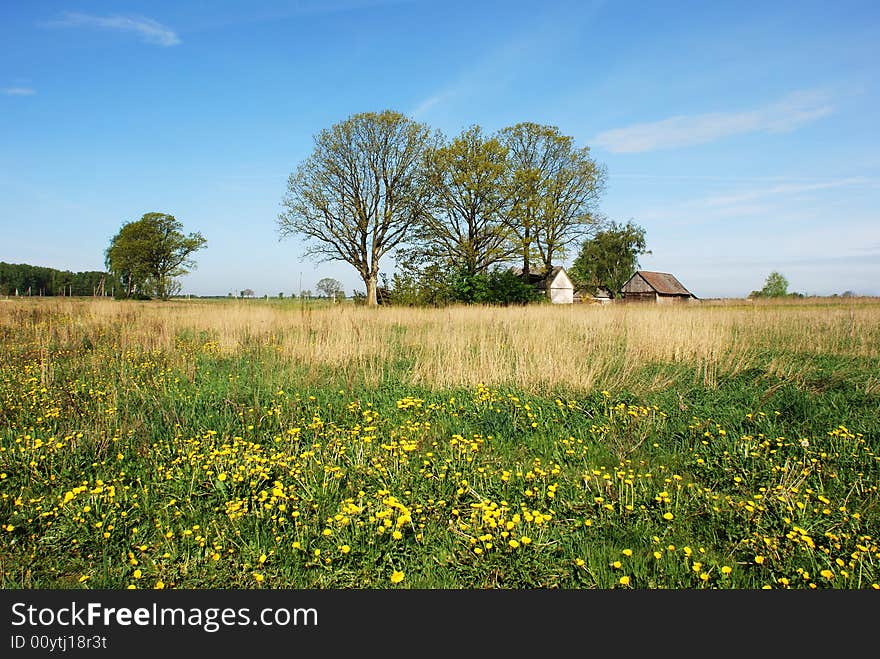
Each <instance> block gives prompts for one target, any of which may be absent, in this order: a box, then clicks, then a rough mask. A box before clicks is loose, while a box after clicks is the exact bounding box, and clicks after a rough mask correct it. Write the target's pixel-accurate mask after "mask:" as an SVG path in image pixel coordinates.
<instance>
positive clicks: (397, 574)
mask: <svg viewBox="0 0 880 659" xmlns="http://www.w3.org/2000/svg"><path fill="white" fill-rule="evenodd" d="M404 577H406V575H405V574H404V573H403V572H401V571H400V570H395V571H394V572H392V573H391V583H400V582H401V581H403V579H404Z"/></svg>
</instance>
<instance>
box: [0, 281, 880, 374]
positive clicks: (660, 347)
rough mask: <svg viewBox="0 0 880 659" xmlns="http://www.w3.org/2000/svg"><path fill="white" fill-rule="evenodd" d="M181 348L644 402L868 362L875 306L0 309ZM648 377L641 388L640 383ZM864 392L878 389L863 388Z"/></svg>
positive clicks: (126, 305)
mask: <svg viewBox="0 0 880 659" xmlns="http://www.w3.org/2000/svg"><path fill="white" fill-rule="evenodd" d="M182 336H190V337H196V338H195V339H192V340H196V341H200V342H201V343H202V344H205V343H210V344H211V347H212V349H213V350H214V351H215V352H216V353H217V354H220V355H240V354H243V353H244V352H246V351H250V350H268V351H269V352H270V353H271V354H273V355H275V356H277V358H278V359H279V360H280V361H281V363H286V364H290V365H292V366H298V367H305V368H306V369H309V368H314V369H317V370H321V371H322V372H325V373H326V372H328V371H329V372H331V373H333V374H336V375H339V376H340V377H344V378H347V379H348V380H357V381H363V382H367V383H375V382H379V381H382V380H384V379H388V378H392V379H396V380H398V381H400V382H402V383H411V384H414V385H419V386H425V387H429V388H445V387H456V386H473V385H475V384H477V383H484V384H487V385H505V386H516V387H518V388H520V389H523V390H526V391H541V390H546V389H547V388H548V387H555V386H562V387H567V388H575V389H578V390H591V389H593V388H595V387H599V386H601V387H603V388H612V387H616V388H620V387H629V388H641V389H657V388H662V387H665V386H667V385H668V384H670V380H669V378H670V375H669V369H666V370H665V371H664V370H662V369H659V370H655V371H654V373H655V374H654V375H650V376H646V375H645V373H646V372H650V371H651V369H646V367H649V366H651V365H656V364H662V365H676V364H681V365H684V366H687V367H688V368H689V369H691V372H692V373H695V374H696V375H694V376H693V377H694V378H696V379H697V380H698V381H699V382H700V383H701V384H703V385H706V386H713V385H714V384H715V383H716V381H717V379H718V378H719V377H720V376H721V375H731V374H736V373H739V372H741V371H743V370H744V369H749V368H753V367H755V366H757V365H759V364H760V365H762V366H763V367H764V368H769V369H770V370H773V371H775V372H777V373H779V374H782V375H786V376H787V377H795V378H796V377H797V373H798V369H799V364H800V362H801V360H802V359H803V358H804V357H806V356H817V355H823V354H830V355H838V356H848V357H854V358H869V359H877V358H878V357H880V300H878V299H875V298H861V299H856V300H841V301H834V302H829V301H828V300H822V301H811V300H806V301H800V302H797V303H793V302H787V303H784V304H768V303H760V302H758V303H745V302H740V303H733V302H726V303H722V302H718V303H712V302H705V303H694V304H690V305H675V306H665V305H661V306H654V305H626V304H612V305H604V306H599V305H572V306H569V305H566V306H556V305H540V306H532V307H527V308H519V307H517V308H500V307H449V308H444V309H411V308H395V307H380V308H377V309H367V308H364V307H358V306H353V305H340V306H338V307H331V308H317V309H313V308H309V307H299V306H296V305H280V304H273V303H268V302H262V301H254V300H229V301H226V300H223V301H217V300H211V301H208V300H190V301H183V300H175V301H170V302H126V301H114V300H108V299H71V298H62V299H53V298H30V299H26V298H11V299H6V300H0V338H2V340H3V341H7V340H12V337H15V340H22V339H24V340H27V341H30V342H32V343H34V344H37V345H40V346H44V349H45V350H46V351H49V350H50V349H57V348H68V349H77V348H79V347H80V346H82V345H84V344H88V345H104V346H109V347H110V348H111V349H112V350H116V351H130V350H137V351H141V350H147V351H154V350H159V351H166V352H168V353H169V354H171V355H173V353H174V351H175V348H176V347H177V346H178V342H179V340H180V338H181V337H182ZM646 378H647V379H646ZM872 382H873V384H871V383H869V385H868V386H869V387H874V386H880V381H876V378H875V381H872Z"/></svg>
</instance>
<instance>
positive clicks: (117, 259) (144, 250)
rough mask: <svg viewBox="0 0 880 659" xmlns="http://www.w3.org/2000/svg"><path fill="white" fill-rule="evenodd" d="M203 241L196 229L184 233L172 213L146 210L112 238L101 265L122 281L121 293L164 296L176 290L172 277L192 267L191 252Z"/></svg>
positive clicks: (202, 243)
mask: <svg viewBox="0 0 880 659" xmlns="http://www.w3.org/2000/svg"><path fill="white" fill-rule="evenodd" d="M206 244H207V241H206V240H205V238H204V237H203V236H202V234H200V233H198V232H196V233H190V234H187V235H185V234H184V233H183V225H182V224H181V222H180V221H179V220H177V219H176V218H175V217H174V216H173V215H168V214H167V213H146V214H144V215H143V216H142V217H141V219H139V220H135V221H133V222H128V223H126V224H124V225H123V226H122V228H121V229H120V230H119V233H117V234H116V235H115V236H114V237H113V238H112V240H111V241H110V246H109V247H108V248H107V250H106V252H105V265H106V267H107V269H108V270H109V271H110V272H111V273H113V274H114V275H115V276H116V277H118V279H119V281H120V282H121V283H122V286H123V288H124V290H123V291H122V296H124V297H133V296H144V297H152V296H155V297H158V298H160V299H163V300H165V299H168V298H169V297H170V296H171V295H173V294H174V293H176V292H178V291H179V290H180V284H179V282H177V281H176V280H175V278H176V277H179V276H181V275H185V274H187V273H188V272H190V270H192V269H193V268H195V266H196V264H195V261H194V260H193V259H192V255H193V254H194V253H195V252H196V251H198V250H200V249H202V248H203V247H204V246H205V245H206Z"/></svg>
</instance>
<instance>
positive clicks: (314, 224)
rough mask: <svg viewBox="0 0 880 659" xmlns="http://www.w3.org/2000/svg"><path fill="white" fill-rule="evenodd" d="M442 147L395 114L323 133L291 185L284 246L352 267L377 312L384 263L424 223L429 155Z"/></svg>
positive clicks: (353, 120)
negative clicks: (294, 243)
mask: <svg viewBox="0 0 880 659" xmlns="http://www.w3.org/2000/svg"><path fill="white" fill-rule="evenodd" d="M438 140H439V137H438V136H437V135H436V134H434V133H432V131H431V130H430V129H429V128H428V127H427V126H426V125H424V124H421V123H418V122H415V121H413V120H412V119H409V118H407V117H405V116H404V115H402V114H400V113H399V112H394V111H392V110H385V111H383V112H379V113H375V112H365V113H360V114H355V115H352V116H351V117H349V118H348V119H346V120H345V121H342V122H340V123H337V124H335V125H334V126H332V127H331V128H328V129H325V130H323V131H321V132H320V133H319V134H318V135H317V136H316V137H315V146H314V150H313V152H312V154H311V155H310V156H309V157H308V158H307V159H306V160H305V161H303V162H302V163H301V164H300V165H299V166H298V167H297V169H296V171H295V172H294V173H292V174H291V175H290V177H289V179H288V182H287V193H286V195H285V196H284V198H283V200H282V204H281V205H282V208H283V212H282V213H281V214H280V215H279V216H278V229H279V233H280V236H281V238H284V237H287V236H296V237H300V238H303V239H305V241H306V243H307V250H306V254H307V255H309V256H314V257H317V258H318V259H319V260H324V261H326V260H337V261H343V262H345V263H349V264H350V265H351V266H353V267H354V268H355V270H357V272H358V274H359V275H360V277H361V279H363V281H364V284H365V285H366V288H367V300H366V301H367V304H368V305H376V304H377V298H376V288H377V284H378V277H379V263H380V259H381V258H382V257H383V256H384V255H385V254H387V253H388V252H389V251H390V250H392V249H393V248H395V247H396V246H397V245H398V244H400V243H401V242H402V241H404V240H405V239H408V238H409V235H408V232H409V230H410V228H411V227H413V226H414V225H415V224H416V223H417V222H420V221H421V220H422V219H423V218H424V216H425V213H426V210H427V205H428V202H429V199H430V196H431V190H430V188H429V186H427V185H426V183H425V152H426V151H427V150H428V149H429V148H432V147H434V146H435V145H436V144H437V142H438Z"/></svg>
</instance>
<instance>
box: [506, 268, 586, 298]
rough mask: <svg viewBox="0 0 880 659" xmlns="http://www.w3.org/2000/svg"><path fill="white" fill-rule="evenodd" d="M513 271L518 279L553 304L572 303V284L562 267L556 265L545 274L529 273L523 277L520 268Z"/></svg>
mask: <svg viewBox="0 0 880 659" xmlns="http://www.w3.org/2000/svg"><path fill="white" fill-rule="evenodd" d="M513 271H514V273H515V274H516V275H517V276H518V277H520V278H522V279H524V280H525V281H526V282H528V283H529V284H531V285H532V286H534V287H535V288H537V289H538V290H539V291H541V292H542V293H544V294H545V295H546V296H547V297H548V298H550V301H551V302H552V303H553V304H571V303H573V302H574V284H573V283H572V281H571V279H569V278H568V274H567V273H566V272H565V269H564V268H563V267H562V266H560V265H557V266H556V267H554V268H551V269H550V271H549V272H547V273H540V272H529V273H528V274H527V275H524V274H523V271H522V268H514V270H513Z"/></svg>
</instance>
